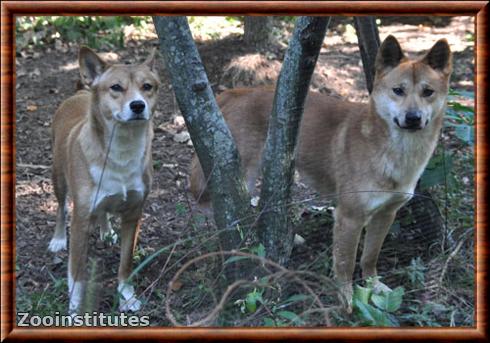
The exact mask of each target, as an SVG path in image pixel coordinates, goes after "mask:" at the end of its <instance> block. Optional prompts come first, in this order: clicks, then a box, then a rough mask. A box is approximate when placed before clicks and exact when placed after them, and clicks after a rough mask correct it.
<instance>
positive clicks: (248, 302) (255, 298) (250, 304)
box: [245, 289, 264, 313]
mask: <svg viewBox="0 0 490 343" xmlns="http://www.w3.org/2000/svg"><path fill="white" fill-rule="evenodd" d="M257 302H261V303H263V302H264V300H263V299H262V293H260V292H257V290H256V289H254V291H253V292H250V293H248V294H247V297H246V298H245V306H246V308H247V311H248V312H249V313H254V312H255V311H256V310H257Z"/></svg>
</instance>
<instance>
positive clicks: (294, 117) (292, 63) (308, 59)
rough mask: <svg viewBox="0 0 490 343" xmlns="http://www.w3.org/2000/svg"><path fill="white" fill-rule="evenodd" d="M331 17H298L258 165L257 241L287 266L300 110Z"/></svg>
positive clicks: (289, 251)
mask: <svg viewBox="0 0 490 343" xmlns="http://www.w3.org/2000/svg"><path fill="white" fill-rule="evenodd" d="M329 21H330V17H300V18H298V20H297V21H296V26H295V29H294V33H293V36H292V38H291V40H290V42H289V47H288V50H287V52H286V56H285V58H284V62H283V65H282V68H281V73H280V75H279V80H278V82H277V88H276V93H275V97H274V105H273V109H272V115H271V119H270V121H269V130H268V134H267V142H266V146H265V149H264V156H263V162H262V163H263V166H262V175H263V180H262V190H261V195H260V204H259V208H260V209H261V211H260V213H261V215H260V218H259V240H260V241H261V242H262V243H263V244H264V247H265V250H266V255H267V257H268V258H270V259H272V260H273V261H277V262H278V263H280V264H286V262H287V261H288V259H289V255H290V253H291V249H292V245H293V233H292V227H291V224H290V220H289V213H288V212H289V211H288V203H289V200H290V191H291V184H292V183H293V176H294V160H295V151H296V143H297V137H298V132H299V127H300V123H301V117H302V115H303V106H304V103H305V99H306V95H307V93H308V89H309V84H310V80H311V76H312V74H313V70H314V68H315V64H316V60H317V58H318V54H319V53H320V48H321V46H322V43H323V39H324V37H325V32H326V30H327V26H328V23H329Z"/></svg>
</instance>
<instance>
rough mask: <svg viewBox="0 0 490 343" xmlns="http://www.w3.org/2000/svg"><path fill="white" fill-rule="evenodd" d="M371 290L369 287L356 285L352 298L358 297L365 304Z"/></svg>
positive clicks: (367, 301)
mask: <svg viewBox="0 0 490 343" xmlns="http://www.w3.org/2000/svg"><path fill="white" fill-rule="evenodd" d="M372 291H373V290H372V289H371V288H365V287H361V286H359V285H356V288H355V289H354V295H353V299H358V300H359V301H361V302H362V303H363V304H367V303H369V297H370V296H371V293H372Z"/></svg>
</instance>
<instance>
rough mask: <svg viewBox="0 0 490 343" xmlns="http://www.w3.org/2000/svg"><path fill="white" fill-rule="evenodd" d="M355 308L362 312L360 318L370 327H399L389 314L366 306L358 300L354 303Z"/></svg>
mask: <svg viewBox="0 0 490 343" xmlns="http://www.w3.org/2000/svg"><path fill="white" fill-rule="evenodd" d="M353 304H354V307H355V308H357V309H358V310H359V312H360V316H361V318H362V319H363V321H365V322H366V324H367V325H370V326H399V324H398V323H397V322H396V320H394V319H393V317H392V316H390V315H389V313H386V312H383V311H381V310H379V309H377V308H376V307H373V306H371V305H369V304H364V303H362V302H361V301H359V300H358V299H354V301H353Z"/></svg>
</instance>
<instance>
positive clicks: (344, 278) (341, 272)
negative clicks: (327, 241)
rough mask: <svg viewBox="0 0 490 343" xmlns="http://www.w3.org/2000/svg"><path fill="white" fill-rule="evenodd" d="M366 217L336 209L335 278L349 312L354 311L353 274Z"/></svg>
mask: <svg viewBox="0 0 490 343" xmlns="http://www.w3.org/2000/svg"><path fill="white" fill-rule="evenodd" d="M364 222H365V220H364V218H363V217H361V216H358V215H356V214H353V213H352V212H350V211H349V212H347V211H344V209H343V207H342V206H338V207H337V208H336V209H335V224H334V230H333V263H334V272H335V278H336V279H337V282H338V283H339V286H340V299H341V301H342V302H343V304H344V307H345V309H346V310H347V312H348V313H351V312H352V293H353V291H352V274H353V273H354V267H355V263H356V253H357V246H358V245H359V238H360V236H361V232H362V228H363V226H364Z"/></svg>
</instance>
